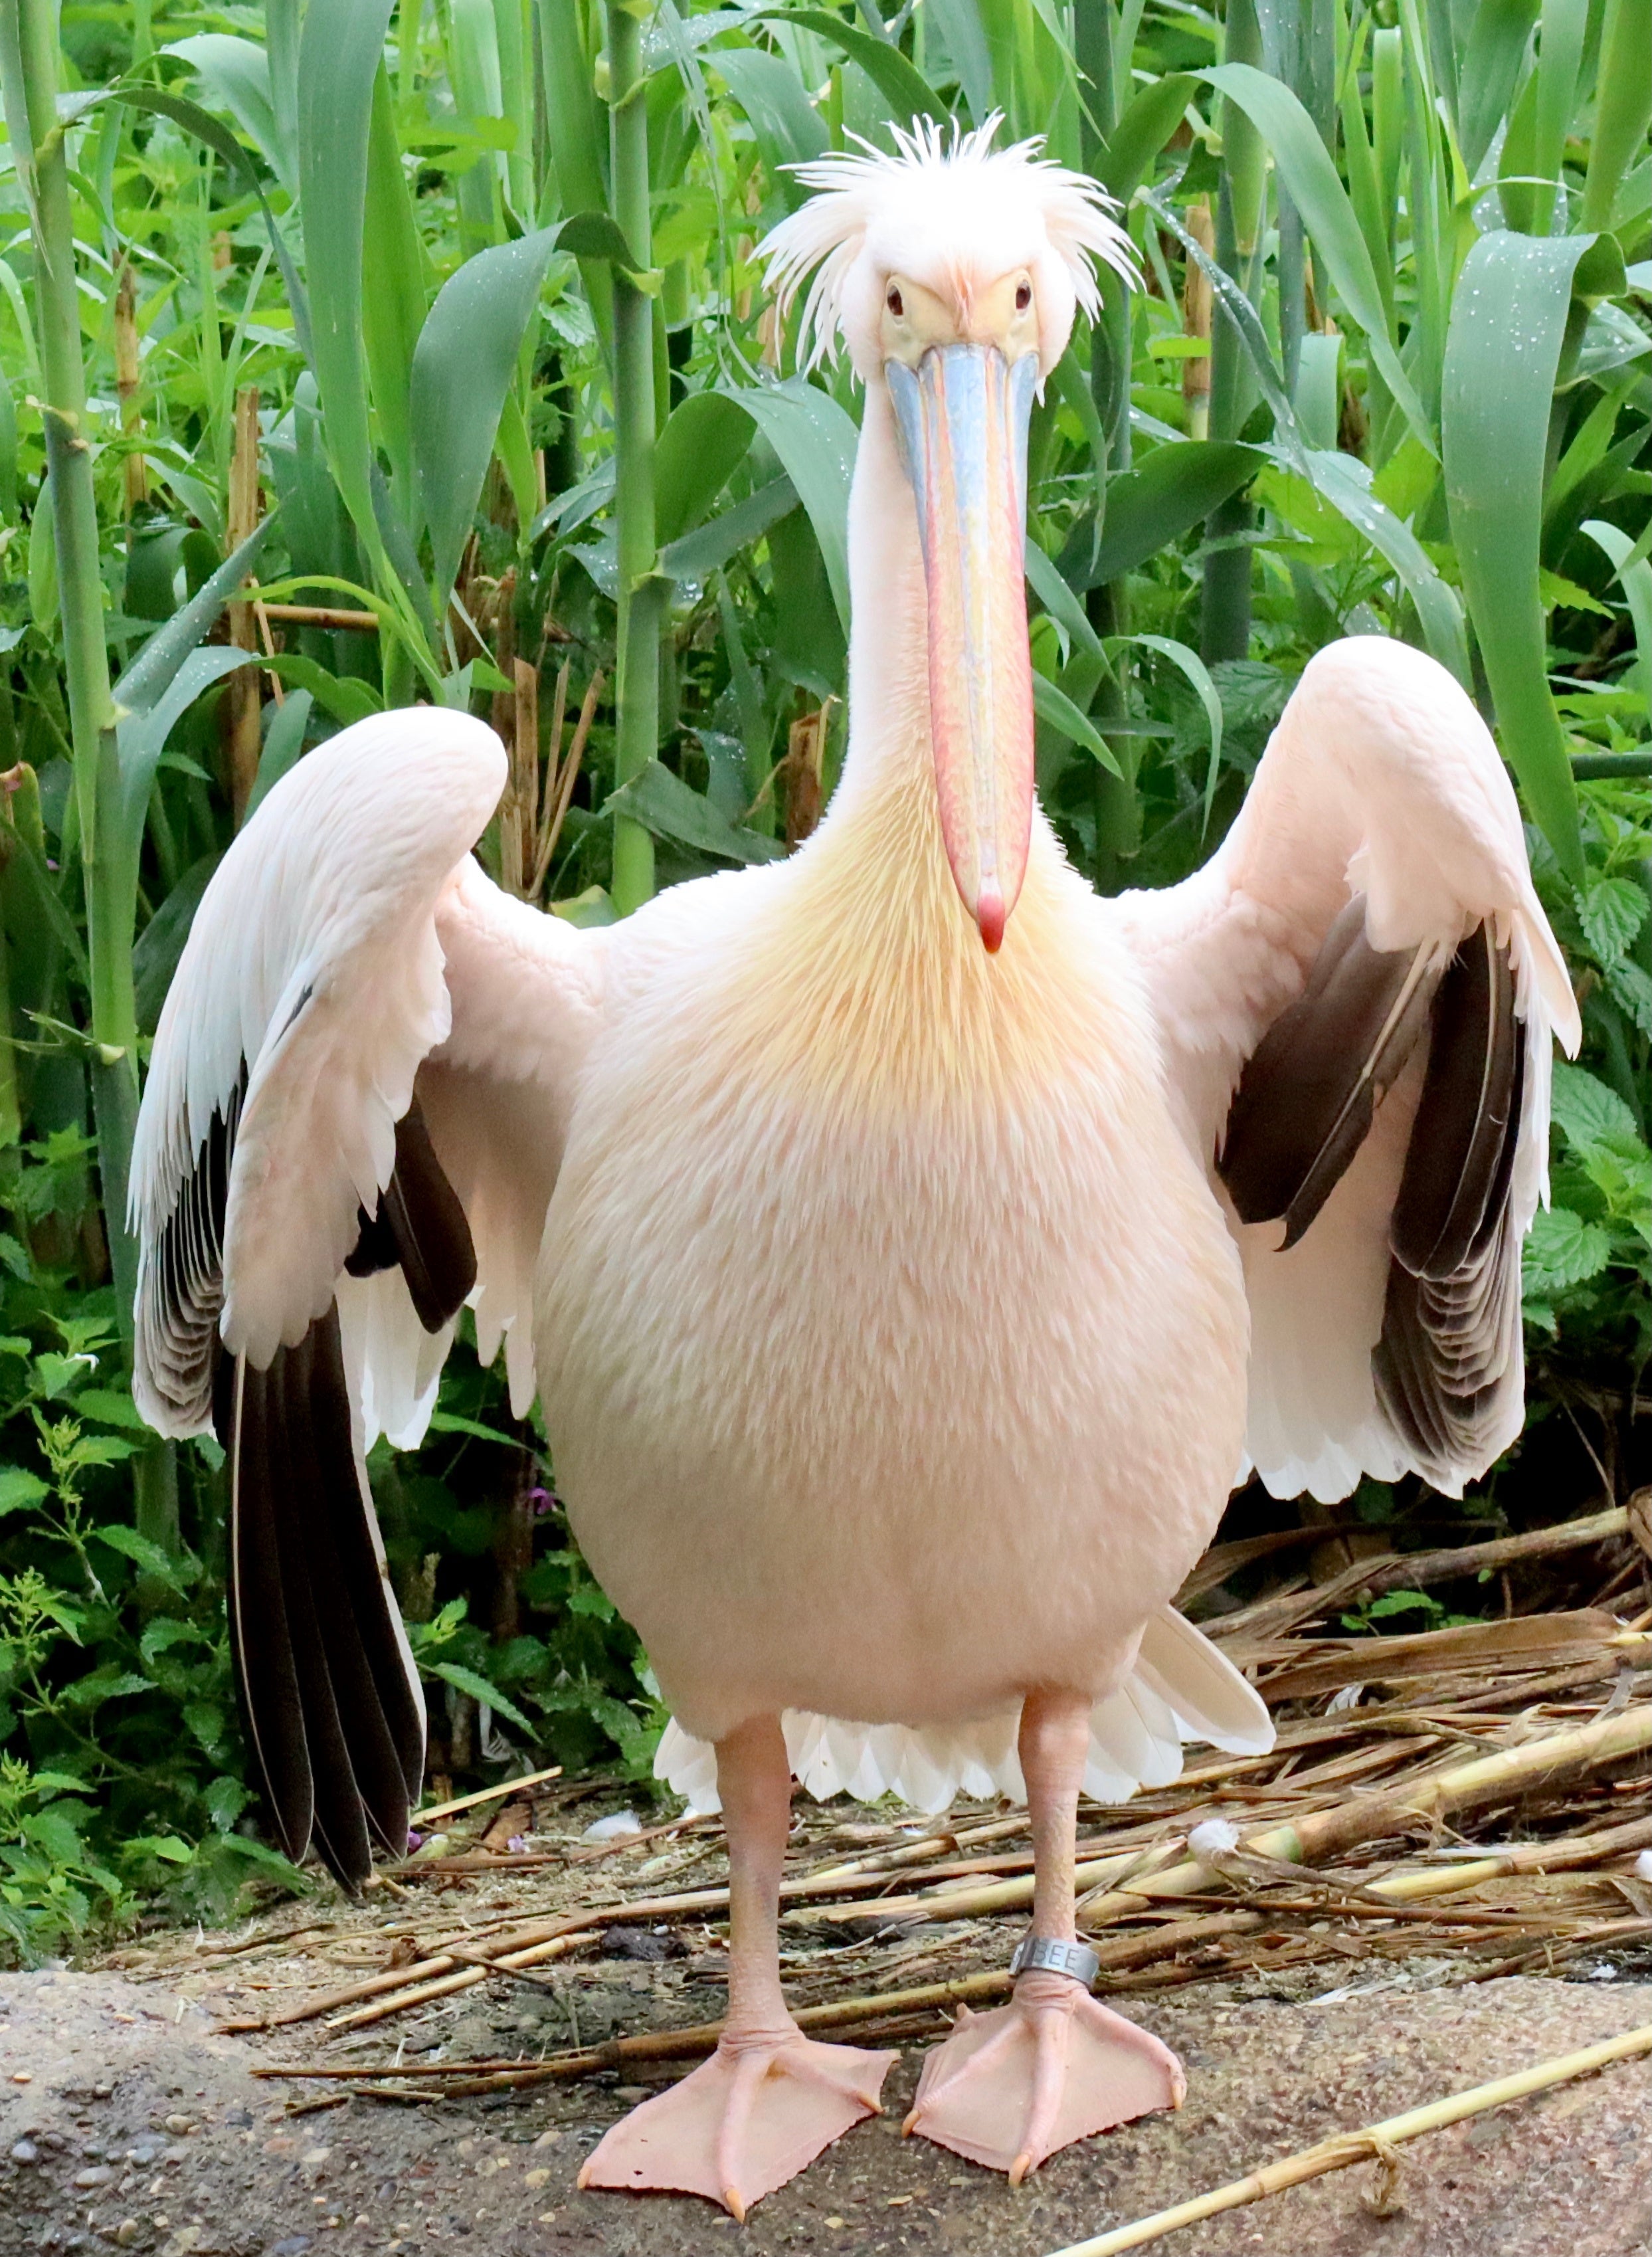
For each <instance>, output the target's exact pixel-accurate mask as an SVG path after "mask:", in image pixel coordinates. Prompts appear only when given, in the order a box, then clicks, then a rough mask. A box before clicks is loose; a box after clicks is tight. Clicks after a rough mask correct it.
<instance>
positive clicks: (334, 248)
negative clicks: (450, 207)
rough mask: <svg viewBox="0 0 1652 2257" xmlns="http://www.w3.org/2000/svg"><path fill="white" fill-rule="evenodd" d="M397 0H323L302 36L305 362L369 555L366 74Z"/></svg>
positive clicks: (369, 88)
mask: <svg viewBox="0 0 1652 2257" xmlns="http://www.w3.org/2000/svg"><path fill="white" fill-rule="evenodd" d="M393 5H394V0H328V4H327V5H326V6H325V7H321V8H312V9H310V10H309V11H307V14H306V16H305V18H304V29H303V32H302V34H301V35H300V41H299V85H298V103H299V114H298V140H299V209H300V212H301V213H302V215H303V219H304V258H305V266H306V271H307V275H308V279H309V289H310V323H311V329H312V332H313V335H312V356H311V357H312V362H313V365H314V370H315V380H316V383H317V384H318V385H319V386H320V387H321V428H322V434H323V436H324V438H325V441H326V445H327V456H328V462H329V463H331V465H332V470H333V477H334V478H335V482H336V484H337V486H338V490H339V492H340V494H341V495H342V498H343V502H344V506H345V508H346V509H348V510H349V513H350V516H351V518H352V519H353V520H354V521H355V525H356V529H357V533H358V534H360V535H361V538H362V541H363V544H364V547H365V548H366V550H367V553H368V555H370V556H378V555H380V554H381V553H382V546H383V544H382V543H381V541H380V539H379V534H378V520H376V518H375V517H374V514H373V499H372V477H371V466H372V442H371V435H370V433H369V429H368V421H367V363H366V355H365V351H364V347H363V343H362V328H361V313H362V289H363V273H362V265H363V258H362V228H363V222H364V216H365V213H366V209H367V147H368V134H369V125H370V122H371V117H372V107H373V81H374V79H375V77H376V75H377V74H378V66H379V59H380V57H381V55H382V54H383V52H384V46H385V32H386V31H387V30H388V28H389V25H390V17H391V10H392V6H393Z"/></svg>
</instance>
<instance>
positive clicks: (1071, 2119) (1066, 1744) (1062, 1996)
mask: <svg viewBox="0 0 1652 2257" xmlns="http://www.w3.org/2000/svg"><path fill="white" fill-rule="evenodd" d="M1090 1709H1091V1702H1090V1698H1089V1696H1088V1695H1084V1694H1077V1693H1056V1692H1039V1693H1029V1694H1028V1695H1027V1699H1026V1701H1025V1702H1024V1704H1023V1706H1022V1709H1021V1735H1020V1753H1021V1769H1022V1771H1023V1772H1025V1774H1026V1778H1027V1808H1028V1809H1029V1810H1030V1812H1031V1814H1032V1820H1033V1855H1034V1894H1033V1933H1034V1935H1039V1936H1043V1937H1046V1938H1049V1939H1053V1940H1054V1941H1056V1942H1063V1943H1070V1942H1072V1941H1073V1940H1074V1938H1075V1937H1076V1936H1077V1928H1076V1926H1075V1923H1074V1918H1073V1836H1074V1833H1075V1830H1076V1829H1077V1819H1078V1790H1079V1786H1080V1784H1081V1782H1082V1780H1083V1779H1084V1757H1085V1751H1086V1750H1087V1748H1088V1746H1089V1744H1090ZM1185 2089H1186V2080H1185V2078H1184V2077H1183V2074H1182V2065H1181V2063H1180V2062H1178V2061H1177V2060H1176V2057H1175V2055H1174V2054H1173V2053H1171V2052H1170V2051H1169V2049H1168V2048H1167V2047H1165V2046H1162V2045H1161V2044H1160V2042H1159V2041H1158V2039H1157V2038H1155V2037H1150V2036H1149V2035H1148V2034H1147V2031H1146V2030H1140V2029H1138V2028H1137V2027H1136V2026H1135V2024H1134V2023H1133V2022H1127V2021H1126V2020H1125V2019H1124V2018H1123V2016H1122V2015H1120V2014H1115V2013H1110V2012H1109V2010H1108V2009H1107V2008H1106V2007H1105V2006H1102V2005H1100V2004H1099V2003H1098V2001H1097V2000H1096V1999H1092V1998H1091V1996H1090V1993H1089V1992H1087V1991H1086V1990H1085V1989H1084V1986H1083V1985H1081V1984H1079V1983H1077V1982H1075V1981H1074V1979H1073V1978H1072V1977H1071V1976H1069V1975H1055V1974H1049V1973H1046V1972H1042V1971H1041V1970H1028V1971H1027V1973H1025V1974H1023V1975H1021V1976H1020V1977H1019V1978H1017V1981H1016V1985H1015V1995H1014V1999H1013V2002H1012V2003H1011V2004H1010V2005H1009V2006H1000V2007H999V2008H998V2009H997V2010H996V2011H995V2012H994V2013H990V2014H971V2013H970V2011H969V2009H968V2008H967V2007H964V2008H962V2009H960V2011H959V2014H958V2020H957V2025H956V2026H955V2027H954V2029H953V2033H952V2035H951V2036H950V2038H948V2039H947V2041H946V2042H945V2043H944V2044H943V2045H942V2046H939V2047H937V2048H936V2049H935V2052H934V2053H932V2054H931V2055H929V2058H928V2061H927V2062H925V2063H924V2069H923V2076H922V2078H921V2081H920V2083H919V2085H918V2097H917V2099H916V2102H915V2103H914V2106H913V2110H912V2113H911V2114H910V2116H908V2117H907V2124H906V2128H907V2131H908V2132H921V2133H922V2134H923V2136H924V2137H925V2138H926V2139H928V2140H935V2141H936V2142H937V2143H938V2144H939V2145H940V2146H942V2147H950V2148H951V2149H952V2150H953V2152H954V2153H955V2154H960V2155H967V2156H968V2157H969V2158H970V2159H971V2161H974V2162H978V2163H985V2164H986V2165H987V2166H988V2167H989V2168H990V2169H993V2170H1000V2171H1007V2172H1008V2173H1009V2176H1010V2183H1011V2184H1012V2185H1013V2186H1019V2185H1020V2183H1021V2181H1022V2180H1023V2179H1024V2178H1025V2177H1026V2176H1027V2173H1028V2172H1029V2171H1034V2170H1036V2169H1037V2168H1038V2166H1039V2165H1040V2163H1041V2162H1042V2161H1044V2160H1045V2158H1046V2157H1047V2156H1048V2155H1053V2154H1055V2153H1056V2151H1057V2149H1059V2148H1062V2147H1067V2146H1069V2145H1070V2143H1071V2142H1072V2141H1073V2140H1083V2139H1085V2138H1088V2136H1089V2135H1090V2134H1091V2133H1092V2132H1105V2130H1106V2129H1107V2128H1108V2127H1109V2126H1111V2125H1113V2124H1124V2123H1127V2122H1129V2120H1130V2119H1131V2118H1132V2117H1135V2116H1145V2115H1147V2114H1148V2113H1149V2112H1151V2111H1152V2110H1154V2109H1155V2108H1179V2107H1180V2106H1181V2105H1182V2095H1183V2091H1184V2090H1185Z"/></svg>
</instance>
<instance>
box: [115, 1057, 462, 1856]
mask: <svg viewBox="0 0 1652 2257" xmlns="http://www.w3.org/2000/svg"><path fill="white" fill-rule="evenodd" d="M239 1111H240V1099H239V1095H238V1094H237V1098H236V1100H234V1102H233V1104H232V1105H231V1106H230V1107H229V1108H227V1110H226V1113H225V1114H224V1115H223V1116H222V1117H215V1121H214V1123H213V1129H212V1133H211V1134H210V1135H209V1136H208V1139H207V1142H206V1143H205V1145H204V1146H203V1148H202V1150H201V1155H200V1157H199V1158H198V1161H197V1164H196V1167H195V1170H194V1172H193V1174H192V1175H191V1176H190V1178H188V1179H187V1182H186V1183H185V1185H183V1187H182V1190H181V1192H180V1197H179V1201H178V1205H177V1207H176V1208H175V1209H174V1212H173V1217H172V1219H171V1220H170V1221H169V1223H168V1226H167V1229H166V1234H165V1236H164V1238H163V1240H162V1242H161V1245H160V1248H159V1259H158V1263H157V1271H156V1277H157V1285H158V1289H159V1292H160V1293H161V1294H162V1295H163V1296H164V1297H165V1298H166V1302H167V1304H168V1307H169V1312H177V1313H176V1314H175V1315H173V1319H172V1321H171V1323H170V1325H169V1329H168V1338H169V1341H175V1342H176V1343H177V1346H178V1348H179V1351H180V1354H179V1361H178V1366H177V1369H178V1370H179V1372H180V1380H182V1381H183V1382H184V1383H186V1384H187V1386H188V1387H189V1388H190V1389H191V1390H193V1392H194V1395H195V1396H205V1397H207V1398H208V1399H209V1400H210V1403H211V1406H212V1416H213V1424H214V1426H215V1430H216V1432H217V1434H218V1438H219V1440H220V1441H221V1442H222V1444H223V1447H224V1448H225V1450H226V1451H227V1452H228V1454H229V1461H230V1500H231V1503H230V1539H229V1627H230V1640H231V1645H232V1648H233V1652H234V1657H235V1666H236V1681H237V1687H238V1690H239V1694H240V1698H241V1705H242V1712H243V1718H244V1723H245V1727H246V1735H247V1743H248V1746H249V1748H250V1750H251V1759H252V1772H253V1775H254V1779H255V1781H256V1783H257V1784H258V1786H259V1787H260V1789H261V1791H262V1793H263V1795H264V1798H265V1802H266V1804H267V1805H268V1807H269V1809H270V1812H271V1815H272V1818H273V1819H274V1822H275V1827H276V1830H277V1832H278V1834H279V1836H280V1839H281V1842H282V1844H283V1846H284V1847H285V1849H286V1852H287V1855H288V1856H289V1857H292V1858H293V1859H294V1860H295V1861H297V1860H298V1859H300V1858H301V1857H303V1856H304V1855H305V1853H306V1851H307V1849H308V1848H309V1845H310V1843H311V1841H312V1839H314V1844H315V1847H316V1850H317V1852H318V1853H319V1855H320V1856H321V1859H322V1861H323V1862H324V1863H325V1864H326V1865H327V1866H328V1870H329V1871H331V1872H333V1873H334V1874H335V1877H336V1878H338V1879H339V1880H340V1881H341V1882H342V1884H343V1885H344V1886H345V1887H347V1888H350V1889H354V1888H357V1887H359V1886H360V1885H361V1883H362V1882H363V1881H364V1880H365V1879H366V1878H367V1877H368V1875H369V1874H370V1873H371V1871H372V1848H373V1843H374V1842H375V1841H376V1842H377V1843H378V1846H379V1847H380V1848H381V1849H384V1850H388V1851H391V1852H392V1853H399V1852H400V1850H401V1849H402V1847H403V1845H404V1843H406V1838H407V1815H408V1811H409V1809H410V1808H411V1807H412V1804H413V1800H414V1798H415V1797H416V1796H417V1794H418V1792H419V1787H420V1781H421V1779H422V1777H423V1772H424V1759H425V1717H424V1709H423V1704H422V1702H421V1699H420V1694H419V1690H418V1682H417V1678H416V1675H415V1674H414V1673H413V1668H412V1663H411V1660H410V1658H409V1656H408V1654H407V1652H406V1646H405V1644H404V1642H403V1639H402V1638H401V1635H400V1630H399V1621H398V1617H397V1615H396V1611H395V1601H394V1598H393V1596H392V1593H391V1590H390V1586H389V1583H388V1581H386V1579H385V1571H384V1566H383V1561H382V1559H381V1557H380V1554H379V1551H378V1545H377V1542H376V1540H375V1529H374V1523H373V1519H372V1503H371V1496H370V1495H369V1492H368V1489H367V1482H366V1474H365V1470H364V1467H363V1466H362V1463H361V1461H360V1457H359V1455H358V1454H357V1448H356V1442H355V1436H354V1433H353V1428H352V1422H351V1411H350V1401H349V1383H348V1380H347V1376H346V1374H345V1369H344V1360H343V1352H342V1343H341V1340H340V1334H339V1321H338V1307H337V1304H336V1303H334V1304H333V1305H332V1306H331V1307H329V1308H328V1311H327V1312H326V1314H325V1315H324V1316H322V1317H320V1318H318V1319H317V1320H316V1322H315V1323H314V1325H312V1326H311V1327H310V1328H309V1330H308V1331H307V1333H306V1334H305V1336H304V1338H303V1339H302V1340H301V1341H299V1343H298V1344H297V1346H296V1347H293V1348H280V1349H279V1350H278V1351H277V1353H276V1355H275V1357H274V1359H273V1361H272V1363H271V1365H270V1368H269V1369H268V1370H267V1371H262V1372H260V1371H255V1370H253V1369H251V1367H250V1366H249V1365H248V1363H247V1362H246V1360H245V1358H244V1357H242V1358H240V1359H231V1358H229V1357H228V1356H226V1355H224V1353H223V1350H222V1343H221V1341H220V1340H219V1337H218V1330H217V1324H218V1317H219V1314H220V1312H221V1311H222V1301H223V1282H222V1244H223V1226H224V1212H225V1207H226V1204H227V1200H228V1195H229V1169H230V1164H231V1162H232V1159H233V1157H234V1134H235V1126H236V1121H237V1119H238V1116H239ZM395 1263H399V1264H400V1265H401V1267H402V1269H403V1270H404V1273H405V1275H406V1280H407V1285H408V1291H409V1292H410V1294H411V1296H412V1298H413V1306H414V1308H415V1309H416V1311H417V1312H418V1314H419V1318H420V1322H421V1323H422V1324H423V1325H424V1327H425V1328H426V1330H427V1331H429V1332H437V1331H440V1329H441V1327H442V1326H443V1325H445V1324H447V1323H448V1321H449V1320H451V1319H452V1318H453V1317H454V1316H455V1315H456V1313H457V1312H458V1310H459V1309H460V1307H461V1306H462V1305H463V1302H464V1300H465V1298H466V1297H467V1296H468V1294H469V1291H470V1289H471V1287H472V1285H473V1284H475V1282H476V1254H475V1249H474V1247H473V1245H472V1243H471V1238H470V1231H469V1225H468V1223H467V1222H466V1220H465V1215H464V1210H463V1208H462V1206H461V1205H460V1202H459V1200H458V1198H457V1196H456V1195H455V1192H454V1189H453V1186H452V1185H451V1184H450V1183H449V1182H448V1178H447V1176H446V1175H445V1174H444V1172H443V1171H442V1168H441V1163H440V1161H439V1160H438V1159H437V1157H436V1155H435V1151H434V1147H433V1146H432V1143H431V1141H430V1136H429V1131H428V1130H427V1128H426V1126H425V1121H424V1116H423V1114H422V1113H421V1112H420V1108H419V1104H418V1100H417V1099H415V1100H413V1105H412V1107H410V1108H409V1111H408V1113H407V1114H405V1115H404V1117H403V1119H402V1120H401V1121H399V1122H398V1123H397V1127H396V1166H395V1171H394V1172H393V1174H392V1178H391V1181H390V1183H389V1185H387V1186H386V1189H385V1192H384V1194H383V1196H382V1197H381V1198H380V1199H379V1201H378V1210H377V1212H376V1213H375V1214H373V1215H372V1216H371V1217H369V1216H367V1215H366V1214H365V1213H364V1214H363V1217H362V1228H361V1232H360V1235H359V1237H358V1240H357V1246H356V1248H355V1249H354V1250H353V1252H352V1254H351V1256H350V1258H349V1262H348V1263H347V1264H346V1268H347V1270H349V1272H350V1273H351V1274H352V1275H355V1276H357V1277H362V1276H371V1275H372V1274H374V1272H376V1271H377V1270H383V1269H388V1268H390V1267H391V1266H392V1264H395ZM192 1366H193V1369H192V1368H191V1367H192Z"/></svg>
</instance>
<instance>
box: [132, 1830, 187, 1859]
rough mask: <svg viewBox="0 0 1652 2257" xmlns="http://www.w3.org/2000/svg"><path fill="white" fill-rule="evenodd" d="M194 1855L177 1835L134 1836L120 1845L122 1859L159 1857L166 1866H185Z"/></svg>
mask: <svg viewBox="0 0 1652 2257" xmlns="http://www.w3.org/2000/svg"><path fill="white" fill-rule="evenodd" d="M194 1854H195V1853H194V1850H193V1849H192V1848H191V1847H190V1845H189V1843H187V1842H186V1841H185V1840H184V1839H183V1838H182V1836H180V1835H177V1834H134V1835H131V1836H130V1837H129V1838H128V1839H127V1840H126V1841H124V1842H123V1843H121V1855H122V1857H159V1858H160V1859H161V1860H162V1862H163V1863H164V1864H168V1865H187V1864H188V1863H189V1862H190V1860H191V1858H192V1857H194Z"/></svg>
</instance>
